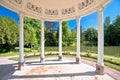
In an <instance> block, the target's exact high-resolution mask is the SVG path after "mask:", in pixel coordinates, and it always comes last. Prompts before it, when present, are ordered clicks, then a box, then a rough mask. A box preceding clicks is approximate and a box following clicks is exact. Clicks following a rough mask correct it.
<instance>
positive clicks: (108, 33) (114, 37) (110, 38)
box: [105, 16, 120, 46]
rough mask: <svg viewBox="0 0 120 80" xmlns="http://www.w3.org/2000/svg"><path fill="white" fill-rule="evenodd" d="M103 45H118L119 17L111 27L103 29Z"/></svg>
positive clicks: (119, 38)
mask: <svg viewBox="0 0 120 80" xmlns="http://www.w3.org/2000/svg"><path fill="white" fill-rule="evenodd" d="M105 45H109V46H116V45H120V16H117V17H116V19H115V20H114V22H113V23H112V24H111V25H108V26H107V27H105Z"/></svg>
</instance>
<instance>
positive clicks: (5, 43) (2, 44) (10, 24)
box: [0, 17, 18, 52]
mask: <svg viewBox="0 0 120 80" xmlns="http://www.w3.org/2000/svg"><path fill="white" fill-rule="evenodd" d="M17 42H18V25H17V23H16V22H15V20H13V19H12V18H8V17H0V52H6V51H10V50H11V49H12V48H14V45H15V44H17Z"/></svg>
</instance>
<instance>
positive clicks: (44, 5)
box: [0, 0, 111, 21]
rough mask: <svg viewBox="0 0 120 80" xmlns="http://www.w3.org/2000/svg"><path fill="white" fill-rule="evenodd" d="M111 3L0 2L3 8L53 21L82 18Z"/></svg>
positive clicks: (106, 0)
mask: <svg viewBox="0 0 120 80" xmlns="http://www.w3.org/2000/svg"><path fill="white" fill-rule="evenodd" d="M110 2H111V0H0V4H1V5H2V6H4V7H6V8H8V9H10V10H12V11H14V12H17V13H21V12H22V13H24V14H25V16H29V17H32V18H36V19H41V18H42V19H45V20H51V21H56V20H63V19H64V20H66V19H72V18H75V17H77V16H80V17H82V16H85V15H88V14H91V13H92V12H95V11H97V10H98V8H99V7H100V6H101V7H105V6H106V5H107V4H108V3H110Z"/></svg>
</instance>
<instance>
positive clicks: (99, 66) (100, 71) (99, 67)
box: [95, 64, 105, 75]
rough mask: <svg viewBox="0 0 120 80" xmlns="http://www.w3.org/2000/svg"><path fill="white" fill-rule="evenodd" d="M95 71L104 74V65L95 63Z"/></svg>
mask: <svg viewBox="0 0 120 80" xmlns="http://www.w3.org/2000/svg"><path fill="white" fill-rule="evenodd" d="M95 72H96V73H97V74H100V75H104V74H105V71H104V66H101V65H98V64H96V71H95Z"/></svg>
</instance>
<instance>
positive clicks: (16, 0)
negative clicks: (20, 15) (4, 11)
mask: <svg viewBox="0 0 120 80" xmlns="http://www.w3.org/2000/svg"><path fill="white" fill-rule="evenodd" d="M14 1H15V2H16V3H18V4H22V1H23V0H14Z"/></svg>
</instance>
